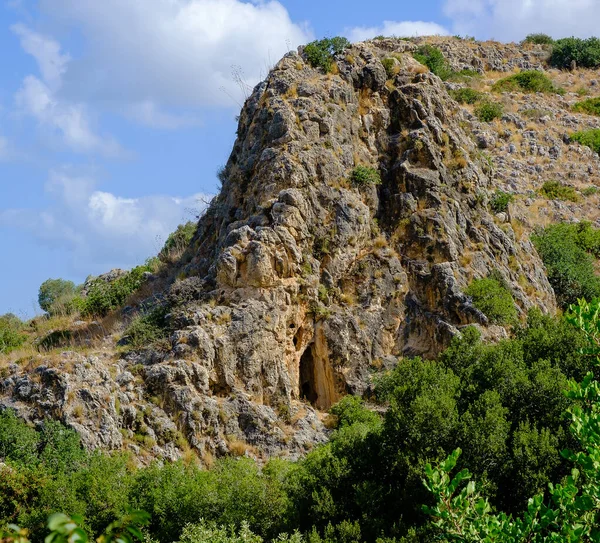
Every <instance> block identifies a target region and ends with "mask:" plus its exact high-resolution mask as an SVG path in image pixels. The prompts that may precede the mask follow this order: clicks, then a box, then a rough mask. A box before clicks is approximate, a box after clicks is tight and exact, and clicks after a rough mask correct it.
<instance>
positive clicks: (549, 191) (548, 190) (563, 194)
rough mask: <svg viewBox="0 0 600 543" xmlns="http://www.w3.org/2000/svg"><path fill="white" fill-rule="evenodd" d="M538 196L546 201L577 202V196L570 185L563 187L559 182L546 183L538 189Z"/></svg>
mask: <svg viewBox="0 0 600 543" xmlns="http://www.w3.org/2000/svg"><path fill="white" fill-rule="evenodd" d="M540 194H541V195H542V196H544V197H545V198H548V200H568V201H569V202H578V201H579V194H577V191H576V190H575V189H574V188H573V187H571V186H570V185H565V184H564V183H561V182H560V181H546V182H545V183H544V184H543V185H542V188H541V189H540Z"/></svg>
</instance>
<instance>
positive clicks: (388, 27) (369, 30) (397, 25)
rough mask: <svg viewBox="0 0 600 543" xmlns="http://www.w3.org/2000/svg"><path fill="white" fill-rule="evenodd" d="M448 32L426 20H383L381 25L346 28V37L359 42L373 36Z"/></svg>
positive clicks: (425, 34) (443, 33) (430, 34)
mask: <svg viewBox="0 0 600 543" xmlns="http://www.w3.org/2000/svg"><path fill="white" fill-rule="evenodd" d="M447 34H448V30H446V29H445V28H444V27H443V26H441V25H439V24H437V23H433V22H426V21H384V22H383V24H382V25H381V26H371V27H364V26H358V27H354V28H350V29H348V30H346V35H347V36H348V39H349V40H350V41H352V42H359V41H364V40H368V39H371V38H374V37H375V36H398V37H403V36H405V37H409V36H411V37H412V36H432V35H440V36H445V35H447Z"/></svg>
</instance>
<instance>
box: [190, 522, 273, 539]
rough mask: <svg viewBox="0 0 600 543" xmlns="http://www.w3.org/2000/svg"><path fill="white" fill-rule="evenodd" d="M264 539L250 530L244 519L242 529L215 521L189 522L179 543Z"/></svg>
mask: <svg viewBox="0 0 600 543" xmlns="http://www.w3.org/2000/svg"><path fill="white" fill-rule="evenodd" d="M262 541H263V539H262V537H260V536H259V535H256V534H255V533H253V532H252V531H251V530H250V527H249V526H248V523H247V522H246V521H243V522H242V524H241V526H240V529H239V530H237V529H236V527H235V526H231V525H230V526H228V527H227V526H223V525H220V526H217V524H216V523H215V522H204V521H202V522H200V523H198V524H188V525H187V526H186V527H185V528H184V529H183V532H182V533H181V537H180V538H179V543H262Z"/></svg>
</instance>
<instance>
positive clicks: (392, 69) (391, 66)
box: [381, 57, 397, 79]
mask: <svg viewBox="0 0 600 543" xmlns="http://www.w3.org/2000/svg"><path fill="white" fill-rule="evenodd" d="M381 64H383V67H384V68H385V73H386V75H387V78H388V79H392V78H393V77H394V76H395V75H396V73H397V71H396V65H397V62H396V59H393V58H389V57H388V58H384V59H383V60H382V61H381Z"/></svg>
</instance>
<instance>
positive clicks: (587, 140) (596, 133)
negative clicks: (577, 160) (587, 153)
mask: <svg viewBox="0 0 600 543" xmlns="http://www.w3.org/2000/svg"><path fill="white" fill-rule="evenodd" d="M571 141H577V142H579V143H581V145H585V146H587V147H589V148H590V149H591V150H592V151H594V152H595V153H599V154H600V128H596V129H592V130H582V131H581V132H575V134H571Z"/></svg>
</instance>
